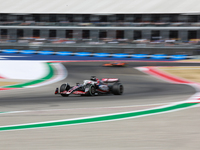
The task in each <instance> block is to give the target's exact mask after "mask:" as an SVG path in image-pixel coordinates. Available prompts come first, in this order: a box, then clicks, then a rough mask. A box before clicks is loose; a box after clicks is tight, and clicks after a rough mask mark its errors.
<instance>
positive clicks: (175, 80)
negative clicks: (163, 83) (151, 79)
mask: <svg viewBox="0 0 200 150" xmlns="http://www.w3.org/2000/svg"><path fill="white" fill-rule="evenodd" d="M148 71H149V72H151V73H153V74H155V75H157V76H160V77H162V78H166V79H168V80H171V81H173V82H178V83H187V84H188V83H192V82H189V81H186V80H183V79H179V78H177V77H173V76H171V75H167V74H165V73H162V72H161V71H157V70H155V69H153V68H150V67H149V68H148Z"/></svg>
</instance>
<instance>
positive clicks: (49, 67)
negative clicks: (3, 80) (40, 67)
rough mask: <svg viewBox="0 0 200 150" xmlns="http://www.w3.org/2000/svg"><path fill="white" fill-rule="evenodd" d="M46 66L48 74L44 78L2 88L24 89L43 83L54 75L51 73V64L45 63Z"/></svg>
mask: <svg viewBox="0 0 200 150" xmlns="http://www.w3.org/2000/svg"><path fill="white" fill-rule="evenodd" d="M46 64H47V66H48V70H49V73H48V74H47V75H46V76H45V77H43V78H41V79H38V80H33V81H30V82H26V83H22V84H16V85H10V86H4V87H3V88H24V87H26V86H30V85H34V84H38V83H41V82H44V81H46V80H48V79H50V78H52V77H53V74H54V71H53V68H52V66H51V63H46Z"/></svg>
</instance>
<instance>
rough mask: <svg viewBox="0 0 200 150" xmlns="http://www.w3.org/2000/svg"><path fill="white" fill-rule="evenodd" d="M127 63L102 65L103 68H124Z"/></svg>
mask: <svg viewBox="0 0 200 150" xmlns="http://www.w3.org/2000/svg"><path fill="white" fill-rule="evenodd" d="M126 65H127V63H124V62H111V63H107V64H103V66H104V67H124V66H126Z"/></svg>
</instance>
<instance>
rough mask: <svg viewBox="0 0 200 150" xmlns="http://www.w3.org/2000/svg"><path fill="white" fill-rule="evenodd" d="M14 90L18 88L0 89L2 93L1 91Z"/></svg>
mask: <svg viewBox="0 0 200 150" xmlns="http://www.w3.org/2000/svg"><path fill="white" fill-rule="evenodd" d="M14 89H19V88H0V91H3V90H14Z"/></svg>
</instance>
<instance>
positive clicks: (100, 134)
mask: <svg viewBox="0 0 200 150" xmlns="http://www.w3.org/2000/svg"><path fill="white" fill-rule="evenodd" d="M102 64H103V63H100V62H98V63H95V62H92V63H78V62H77V63H75V62H73V63H70V62H66V63H63V65H64V66H65V67H66V69H67V70H68V77H67V79H65V80H63V81H61V82H57V83H54V84H50V85H47V86H42V87H38V88H27V89H18V90H9V91H0V93H1V98H0V110H1V112H3V111H25V112H19V113H8V114H0V118H1V124H0V126H4V125H12V124H22V123H32V122H41V121H51V120H60V119H70V118H79V117H87V116H94V115H102V114H108V113H118V112H127V111H133V110H142V109H147V108H153V107H156V106H162V105H164V104H169V103H171V102H177V101H183V100H186V99H188V98H189V97H190V96H191V95H192V94H194V93H195V89H193V88H192V87H190V86H188V85H180V84H171V83H167V82H164V81H162V80H160V79H157V78H155V77H152V76H149V75H146V74H144V73H142V72H140V71H138V70H136V69H134V68H133V67H138V66H154V65H159V66H173V65H180V66H191V65H193V66H195V65H196V66H198V64H187V63H181V64H175V63H174V64H173V63H147V62H145V63H141V62H140V63H139V62H138V63H136V62H131V63H129V65H128V66H127V67H102ZM93 75H95V76H97V77H98V78H107V77H108V78H119V79H120V81H121V83H122V84H123V85H124V94H123V95H120V96H116V95H112V94H110V95H102V96H94V97H81V96H76V95H70V96H69V97H61V96H60V95H54V90H55V88H56V87H59V86H60V85H61V84H62V83H65V82H68V83H69V84H70V85H75V84H76V83H77V82H78V83H82V80H84V79H89V78H90V76H93ZM199 109H200V108H199V107H195V108H190V109H186V110H181V111H177V112H171V113H166V114H159V115H154V116H147V117H142V118H134V119H126V120H120V121H110V122H103V123H92V124H84V125H76V126H62V127H53V128H41V129H31V130H20V131H8V132H1V133H0V134H1V136H0V146H1V147H0V149H2V150H7V149H8V150H10V149H15V150H16V149H17V150H18V149H19V150H21V149H48V150H51V149H52V150H54V149H56V150H57V149H63V150H64V149H70V150H71V149H74V150H78V149H80V150H83V149H87V150H94V149H99V150H100V149H101V150H102V149H105V150H107V149H109V150H117V149H123V150H129V149H130V150H133V149H136V150H147V149H148V150H149V149H154V150H156V149H158V150H169V149H170V150H171V149H172V150H175V149H176V150H179V149H180V150H188V149H193V150H195V149H199V147H200V143H199V138H200V130H199V117H200V111H199Z"/></svg>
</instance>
